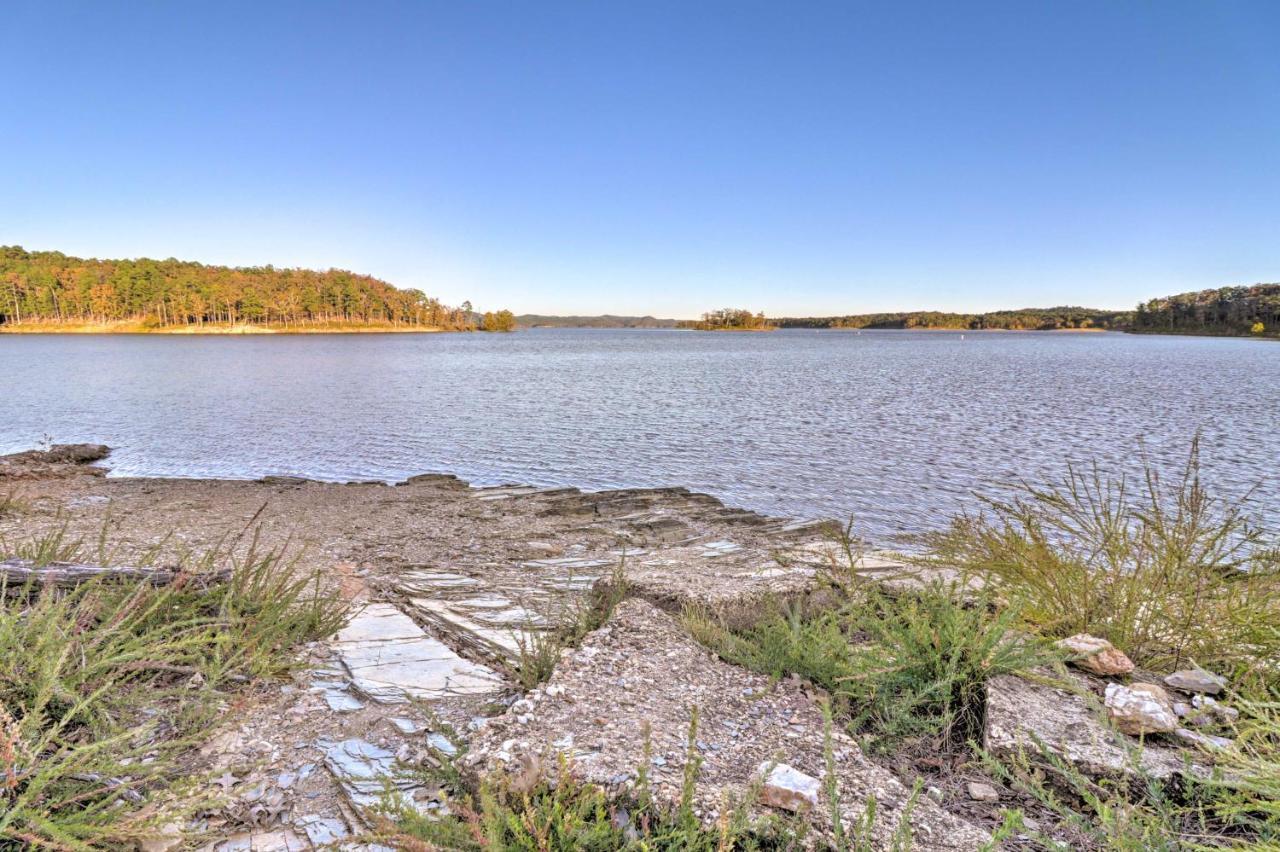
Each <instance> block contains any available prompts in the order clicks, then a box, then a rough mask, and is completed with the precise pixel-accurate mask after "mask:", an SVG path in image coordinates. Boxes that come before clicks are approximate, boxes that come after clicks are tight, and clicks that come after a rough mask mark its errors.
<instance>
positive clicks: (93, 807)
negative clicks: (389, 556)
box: [0, 532, 344, 849]
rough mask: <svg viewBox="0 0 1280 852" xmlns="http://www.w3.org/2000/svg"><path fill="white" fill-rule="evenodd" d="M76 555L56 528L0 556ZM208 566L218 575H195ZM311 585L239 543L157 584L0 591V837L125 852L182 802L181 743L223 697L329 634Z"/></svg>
mask: <svg viewBox="0 0 1280 852" xmlns="http://www.w3.org/2000/svg"><path fill="white" fill-rule="evenodd" d="M98 549H99V550H100V551H101V550H102V548H101V547H100V548H98ZM84 550H85V548H83V547H81V546H80V545H79V544H78V543H74V542H69V541H68V540H67V538H66V536H65V535H64V534H62V533H60V532H59V533H54V534H51V535H48V536H44V537H42V538H40V539H37V540H34V541H28V542H23V543H20V544H17V545H11V546H8V547H0V556H10V555H16V556H21V557H23V558H31V559H35V560H36V561H38V562H43V563H47V562H49V561H51V560H53V559H59V560H61V559H68V558H75V557H76V556H78V555H80V554H81V553H82V552H83V551H84ZM223 568H226V569H229V576H228V577H227V579H226V580H225V581H224V582H218V583H213V584H209V585H207V586H206V584H204V583H202V582H201V580H200V578H201V577H202V576H206V575H208V574H210V573H212V572H214V571H216V570H218V569H223ZM324 592H325V590H324V589H323V587H322V586H321V585H320V578H319V577H318V576H315V575H312V574H308V573H306V572H302V571H300V570H298V569H297V568H296V565H294V564H293V563H291V562H290V561H288V560H287V559H285V558H284V555H283V554H281V553H279V552H266V553H264V552H258V551H257V550H256V548H254V547H252V546H250V547H249V548H248V549H247V551H246V552H244V553H242V554H241V555H240V556H233V555H232V554H230V553H228V552H225V551H222V550H219V549H215V550H213V551H210V552H209V553H207V554H204V555H203V556H193V557H192V558H191V559H189V560H187V561H186V562H185V563H184V565H182V566H181V570H180V572H179V575H178V577H177V579H176V580H175V581H174V582H173V583H171V584H169V585H166V586H163V587H160V588H156V587H154V586H151V585H149V584H145V583H111V582H108V581H105V580H103V581H93V582H88V583H85V584H83V585H80V586H78V587H76V588H74V589H71V590H60V589H56V588H54V587H51V586H36V585H30V584H29V585H26V586H23V587H5V588H3V589H0V708H3V709H2V711H0V841H2V842H0V845H5V844H11V845H13V846H14V847H21V848H27V847H40V848H55V849H84V848H90V847H93V848H101V847H103V846H110V847H113V848H126V847H128V846H129V845H130V844H131V842H132V841H133V840H135V839H136V838H138V837H140V836H144V835H145V834H146V833H147V832H148V830H149V829H154V827H155V826H156V825H157V824H161V823H165V822H168V821H171V820H174V819H179V818H181V817H183V816H185V815H186V814H187V813H188V812H189V811H190V810H191V809H193V808H194V807H196V806H198V805H199V804H200V802H199V800H197V799H193V798H191V797H190V796H187V795H184V793H187V792H190V791H187V790H186V785H187V783H188V781H189V777H188V774H189V773H188V770H187V768H186V765H185V760H186V757H187V754H188V752H189V750H190V749H191V748H192V747H193V746H194V745H195V744H196V743H197V742H199V741H201V740H202V739H203V738H204V737H205V736H207V734H208V728H209V725H210V724H211V723H212V722H213V721H214V718H215V716H216V714H217V712H218V709H217V708H218V704H219V702H220V701H222V700H224V699H225V698H226V697H227V696H228V694H229V693H230V692H231V691H233V690H235V689H237V688H240V687H241V686H242V685H243V684H244V683H246V682H247V681H248V680H250V679H252V678H255V677H261V676H270V675H276V674H280V673H281V672H283V671H285V670H286V669H287V668H288V667H289V666H290V664H291V662H292V658H293V654H292V651H293V649H294V647H295V646H297V645H298V644H299V643H302V642H305V641H309V640H312V639H315V638H318V637H320V636H322V635H325V634H327V633H330V632H332V631H333V630H335V629H336V628H337V626H338V625H339V624H340V623H341V621H342V619H343V617H344V607H343V605H342V604H341V603H339V602H337V601H336V600H335V599H333V598H331V597H329V596H328V595H326V594H325V593H324Z"/></svg>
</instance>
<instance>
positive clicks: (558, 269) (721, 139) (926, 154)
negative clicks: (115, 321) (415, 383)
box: [0, 0, 1280, 316]
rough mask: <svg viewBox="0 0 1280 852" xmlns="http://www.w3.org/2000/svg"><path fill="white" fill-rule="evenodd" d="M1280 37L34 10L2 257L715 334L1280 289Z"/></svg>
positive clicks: (696, 7) (1236, 12)
mask: <svg viewBox="0 0 1280 852" xmlns="http://www.w3.org/2000/svg"><path fill="white" fill-rule="evenodd" d="M1278 39H1280V3H1276V2H1274V0H1265V2H1256V3H1244V2H1230V0H1222V2H1208V0H1206V1H1205V2H1173V1H1172V0H1170V2H1136V0H1135V2H1087V0H1085V1H1084V2H1076V0H1073V2H1061V3H1050V2H1026V0H1020V2H1010V3H953V2H942V3H909V2H893V3H889V2H886V3H879V4H862V3H853V2H840V3H830V4H826V3H817V2H812V3H784V2H776V3H769V4H766V3H757V2H749V0H738V2H723V3H718V2H687V0H686V2H655V1H654V0H645V2H631V3H623V2H596V0H592V2H585V1H584V2H580V3H550V2H546V3H543V2H538V3H518V2H501V3H499V2H493V3H487V2H476V3H468V2H453V1H452V0H451V2H437V3H427V2H405V3H382V2H360V3H354V2H353V3H322V2H299V3H266V2H256V3H234V2H218V3H173V2H156V3H147V2H141V0H139V1H138V2H127V3H119V4H111V3H106V2H92V3H84V4H70V3H58V2H49V0H38V2H23V0H19V2H17V3H12V2H11V3H8V4H6V6H5V12H4V23H3V25H2V26H0V73H2V74H3V79H4V80H5V87H4V88H5V98H4V106H3V108H2V109H0V243H7V244H14V243H16V244H20V245H24V246H26V247H27V248H32V249H58V250H61V251H65V252H67V253H70V254H79V255H89V256H99V257H133V256H141V255H146V256H153V257H168V256H175V257H180V258H184V259H194V260H201V261H204V262H209V263H232V264H265V263H274V264H276V265H277V266H308V267H319V268H326V267H330V266H336V267H345V268H351V269H355V270H358V271H362V272H369V273H372V274H375V275H378V276H380V277H383V278H386V279H388V280H390V281H392V282H393V283H396V284H399V285H402V286H417V287H421V288H423V289H425V290H427V291H428V292H430V293H432V294H435V295H438V296H440V297H442V298H444V299H445V300H446V301H448V302H451V303H458V302H461V301H462V300H463V299H470V300H471V301H473V302H474V303H475V304H476V306H477V307H482V308H490V307H510V308H512V309H514V310H516V311H518V312H524V311H537V312H544V313H570V312H572V313H599V312H606V311H608V312H614V313H650V314H655V315H660V316H692V315H696V314H698V313H700V312H702V311H703V310H706V309H709V308H713V307H721V306H725V305H733V306H742V307H748V308H752V309H763V310H765V311H767V312H769V313H770V314H774V315H780V314H793V315H794V314H831V313H848V312H868V311H876V310H891V309H918V308H939V309H953V310H984V309H993V308H1000V307H1023V306H1031V305H1035V306H1045V305H1055V304H1062V303H1071V304H1087V305H1094V306H1099V307H1131V306H1132V305H1133V304H1134V303H1136V302H1137V301H1138V300H1140V299H1143V298H1148V297H1151V296H1155V295H1163V294H1166V293H1171V292H1177V291H1182V290H1188V289H1200V288H1204V287H1216V286H1221V285H1225V284H1235V283H1252V282H1255V281H1275V280H1280V50H1277V41H1278Z"/></svg>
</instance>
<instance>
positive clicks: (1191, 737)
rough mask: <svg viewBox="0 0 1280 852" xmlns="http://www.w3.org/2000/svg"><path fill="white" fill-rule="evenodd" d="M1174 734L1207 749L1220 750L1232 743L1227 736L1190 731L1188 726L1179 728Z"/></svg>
mask: <svg viewBox="0 0 1280 852" xmlns="http://www.w3.org/2000/svg"><path fill="white" fill-rule="evenodd" d="M1173 735H1174V737H1176V738H1177V739H1179V740H1181V741H1182V742H1184V743H1188V744H1190V745H1193V746H1196V747H1197V748H1202V749H1204V750H1205V751H1219V750H1221V749H1224V748H1226V747H1227V746H1229V745H1231V740H1229V739H1227V738H1226V737H1215V736H1214V735H1213V734H1202V733H1200V732H1199V731H1189V730H1187V729H1186V728H1178V729H1177V730H1176V731H1174V732H1173Z"/></svg>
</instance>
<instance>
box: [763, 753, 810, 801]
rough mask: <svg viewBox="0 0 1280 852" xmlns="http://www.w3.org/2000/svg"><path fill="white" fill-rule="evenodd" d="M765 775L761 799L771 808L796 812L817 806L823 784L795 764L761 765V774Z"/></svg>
mask: <svg viewBox="0 0 1280 852" xmlns="http://www.w3.org/2000/svg"><path fill="white" fill-rule="evenodd" d="M766 772H767V773H768V775H766V776H765V779H764V786H763V787H761V788H760V801H761V802H763V803H764V804H766V805H768V806H769V807H771V808H782V809H783V810H787V811H792V812H794V813H802V812H804V811H807V810H810V809H812V808H816V807H817V806H818V792H819V790H820V789H821V784H820V783H819V782H818V779H817V778H814V777H813V776H812V775H806V774H805V773H803V772H801V771H800V770H799V769H796V768H795V767H793V766H788V765H787V764H785V763H779V764H776V765H773V766H772V767H771V766H770V764H768V763H762V764H761V765H760V774H761V775H764V774H765V773H766Z"/></svg>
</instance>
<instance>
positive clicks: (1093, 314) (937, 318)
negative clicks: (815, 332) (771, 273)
mask: <svg viewBox="0 0 1280 852" xmlns="http://www.w3.org/2000/svg"><path fill="white" fill-rule="evenodd" d="M1132 318H1133V312H1132V311H1103V310H1098V309H1096V308H1076V307H1065V306H1064V307H1057V308H1022V309H1019V310H1010V311H989V312H987V313H982V314H953V313H945V312H943V311H904V312H901V313H883V314H849V315H846V316H836V317H784V318H782V319H778V320H774V322H775V323H777V324H778V325H779V326H781V327H782V328H920V329H929V328H937V329H966V330H969V329H972V330H975V331H976V330H981V329H1004V330H1010V331H1055V330H1059V329H1091V328H1098V329H1123V328H1127V327H1128V325H1129V323H1130V322H1131V320H1132Z"/></svg>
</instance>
